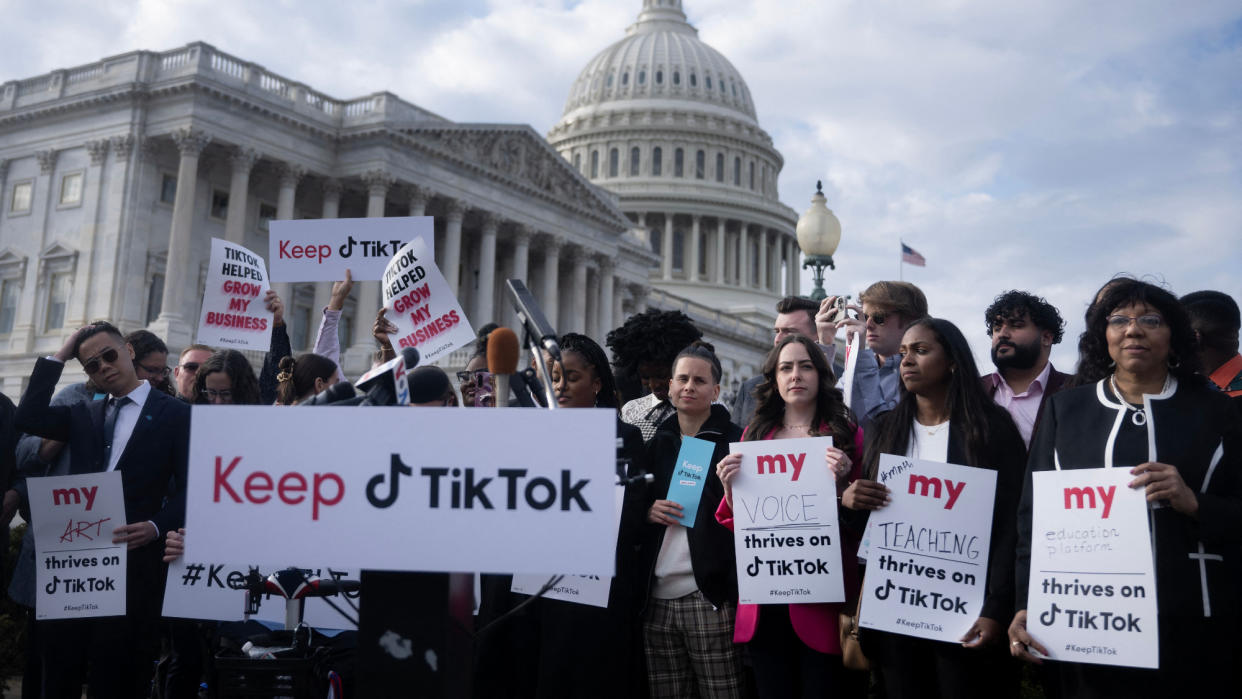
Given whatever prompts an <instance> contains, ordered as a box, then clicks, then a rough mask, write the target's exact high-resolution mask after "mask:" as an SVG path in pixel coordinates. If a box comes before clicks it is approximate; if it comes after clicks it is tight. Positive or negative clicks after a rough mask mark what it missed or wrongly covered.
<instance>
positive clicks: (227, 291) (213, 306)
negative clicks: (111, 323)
mask: <svg viewBox="0 0 1242 699" xmlns="http://www.w3.org/2000/svg"><path fill="white" fill-rule="evenodd" d="M167 283H169V284H174V283H176V282H175V281H173V280H171V279H170V280H168V282H167ZM268 288H269V287H268V283H267V271H266V268H265V267H264V265H263V258H261V257H259V256H258V255H256V254H254V253H252V252H250V251H249V250H247V249H246V248H243V247H242V246H240V245H235V244H233V243H230V242H228V241H225V240H221V239H219V238H212V239H211V262H210V263H208V265H207V286H206V291H205V292H204V293H203V312H202V314H201V315H200V316H199V319H198V334H197V336H196V337H197V340H196V341H197V342H199V343H201V344H204V345H210V346H212V347H228V348H229V349H237V350H243V349H252V350H262V351H264V352H266V351H267V350H269V349H270V348H271V346H272V314H271V313H270V312H268V310H267V307H266V306H265V305H264V303H263V296H264V295H265V294H266V293H267V290H268Z"/></svg>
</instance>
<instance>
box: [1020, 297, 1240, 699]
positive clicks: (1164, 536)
mask: <svg viewBox="0 0 1242 699" xmlns="http://www.w3.org/2000/svg"><path fill="white" fill-rule="evenodd" d="M1080 347H1081V348H1082V357H1081V358H1080V361H1079V366H1078V371H1079V376H1080V377H1081V378H1082V379H1083V381H1084V382H1085V385H1082V386H1080V387H1078V388H1075V389H1073V390H1070V391H1066V392H1062V393H1059V394H1057V395H1055V396H1053V397H1052V398H1051V399H1049V400H1050V402H1049V404H1048V407H1047V409H1046V411H1045V415H1044V420H1043V423H1042V424H1041V427H1040V430H1039V432H1038V433H1037V434H1036V435H1035V439H1034V442H1033V443H1032V445H1031V456H1030V460H1029V464H1028V473H1033V472H1036V471H1050V470H1053V469H1056V470H1064V469H1094V468H1100V467H1103V468H1124V469H1128V470H1129V472H1130V474H1132V475H1133V479H1132V480H1130V481H1129V486H1130V487H1131V488H1134V489H1142V490H1143V491H1144V492H1145V494H1146V499H1147V503H1148V506H1149V508H1150V509H1149V517H1148V519H1149V526H1150V530H1151V548H1152V557H1153V558H1154V561H1155V579H1156V580H1155V582H1156V590H1155V595H1156V602H1157V605H1156V606H1157V610H1158V611H1157V619H1155V620H1152V621H1151V623H1154V624H1155V625H1156V627H1157V629H1158V633H1157V635H1158V638H1159V669H1158V670H1151V669H1140V668H1135V667H1124V668H1123V667H1114V666H1111V665H1103V664H1088V663H1087V662H1082V663H1060V664H1058V670H1059V671H1058V672H1057V673H1056V679H1055V681H1056V682H1057V683H1058V684H1060V689H1061V691H1062V695H1063V696H1067V697H1071V696H1072V697H1095V696H1100V697H1102V696H1166V695H1172V694H1177V695H1181V696H1220V695H1221V694H1220V693H1221V692H1222V691H1224V688H1225V687H1230V686H1234V687H1236V685H1232V680H1233V674H1234V665H1233V664H1232V663H1231V662H1230V657H1231V652H1232V649H1233V645H1232V643H1233V642H1232V641H1231V639H1233V638H1234V637H1235V636H1236V635H1237V633H1236V627H1237V621H1238V616H1239V604H1238V590H1239V589H1242V585H1240V582H1242V581H1240V580H1239V574H1238V570H1239V545H1240V544H1242V434H1239V426H1238V421H1237V417H1236V412H1234V411H1233V410H1232V407H1231V406H1230V405H1229V399H1228V398H1227V397H1226V396H1225V395H1224V394H1222V393H1219V392H1217V391H1214V390H1212V389H1211V388H1210V387H1209V386H1208V385H1207V381H1206V379H1205V378H1204V377H1202V376H1201V375H1198V374H1197V373H1196V371H1197V370H1198V368H1199V367H1198V359H1197V355H1196V352H1195V349H1196V343H1195V336H1194V330H1193V329H1192V326H1191V321H1190V318H1189V317H1188V315H1187V313H1186V311H1185V309H1184V308H1183V307H1182V305H1181V304H1180V303H1179V302H1178V300H1177V298H1176V297H1175V296H1174V295H1173V294H1171V293H1169V292H1168V291H1165V290H1164V289H1161V288H1159V287H1157V286H1154V285H1152V284H1148V283H1146V282H1142V281H1138V280H1134V279H1117V280H1114V281H1113V282H1112V283H1110V284H1109V285H1108V286H1107V287H1106V288H1105V289H1104V290H1103V292H1102V297H1101V298H1100V299H1099V301H1098V302H1097V303H1096V304H1095V305H1094V306H1093V307H1092V309H1091V310H1090V311H1089V312H1088V315H1087V330H1086V332H1085V333H1084V336H1083V340H1082V342H1081V343H1080ZM1105 495H1108V493H1100V497H1099V498H1098V499H1097V498H1090V499H1088V498H1086V497H1085V494H1079V495H1078V500H1077V501H1075V500H1074V499H1073V498H1071V497H1070V494H1069V493H1067V494H1066V501H1067V503H1068V504H1067V507H1070V506H1073V505H1075V504H1077V506H1079V508H1080V509H1081V507H1089V506H1091V505H1096V506H1097V507H1098V506H1101V505H1104V506H1105V507H1106V503H1107V502H1111V500H1105V499H1104V496H1105ZM1112 496H1115V493H1114V494H1113V495H1112ZM1032 512H1033V501H1032V478H1031V477H1030V476H1028V477H1027V481H1026V487H1025V490H1024V491H1023V496H1022V502H1021V507H1020V509H1019V510H1018V531H1019V541H1018V548H1017V583H1018V604H1017V607H1018V609H1019V611H1018V612H1017V614H1016V615H1015V616H1014V619H1013V623H1012V624H1011V625H1010V627H1009V640H1010V649H1011V652H1012V653H1013V654H1014V655H1016V656H1018V657H1020V658H1022V659H1024V660H1027V661H1030V662H1040V658H1039V657H1038V656H1035V655H1033V652H1032V651H1038V652H1039V653H1041V654H1043V655H1045V656H1047V655H1049V654H1050V653H1049V651H1052V652H1051V655H1052V657H1053V658H1056V657H1057V656H1058V655H1059V654H1060V653H1061V651H1062V649H1061V648H1049V647H1046V645H1045V644H1044V643H1043V642H1042V641H1041V639H1040V634H1039V633H1038V632H1037V631H1036V628H1035V627H1036V626H1037V625H1039V624H1040V623H1042V622H1041V621H1040V619H1039V614H1037V610H1031V612H1030V616H1028V610H1027V608H1026V607H1027V598H1028V592H1029V593H1030V594H1034V592H1033V591H1031V590H1028V579H1029V578H1030V573H1031V570H1030V568H1031V553H1032V547H1033V546H1035V545H1042V544H1043V543H1044V542H1045V539H1046V538H1047V537H1051V536H1053V534H1052V533H1048V534H1045V533H1040V532H1033V531H1032V529H1031V527H1032ZM1100 512H1101V516H1102V517H1101V518H1102V520H1103V519H1105V518H1107V517H1108V510H1107V509H1102V508H1101V509H1100ZM1104 524H1106V522H1103V521H1102V524H1101V527H1102V528H1103V525H1104ZM1089 533H1090V532H1089ZM1119 535H1124V533H1120V534H1119ZM1076 543H1082V544H1084V545H1098V544H1097V543H1096V542H1095V541H1094V540H1093V539H1090V538H1088V539H1085V540H1083V541H1081V542H1078V541H1077V540H1076ZM1105 543H1107V542H1105ZM1090 572H1091V571H1085V573H1084V574H1083V575H1080V576H1078V577H1079V578H1083V580H1081V582H1084V583H1087V585H1084V586H1082V587H1076V588H1074V590H1075V591H1079V590H1085V591H1084V592H1081V593H1080V594H1077V595H1076V596H1074V597H1068V598H1067V601H1078V602H1080V604H1079V608H1081V605H1086V604H1089V603H1090V602H1091V599H1092V596H1093V595H1096V594H1101V595H1104V596H1107V595H1108V594H1109V593H1110V591H1111V589H1109V590H1104V589H1101V590H1099V591H1096V590H1094V588H1092V587H1091V586H1090V583H1091V580H1089V579H1087V578H1090V577H1092V576H1091V575H1088V574H1086V573H1090ZM1029 582H1031V583H1034V584H1046V583H1044V582H1041V581H1039V580H1030V581H1029ZM1099 587H1101V588H1103V587H1104V586H1099ZM1132 595H1133V593H1132ZM1071 606H1072V605H1071ZM1096 616H1099V615H1096ZM1134 621H1135V623H1134V625H1132V626H1127V627H1126V628H1124V629H1122V630H1120V631H1117V632H1116V634H1117V636H1118V637H1119V642H1118V643H1117V644H1116V645H1117V646H1118V647H1124V645H1125V637H1126V636H1127V635H1130V636H1133V635H1134V633H1133V632H1134V631H1135V630H1140V631H1141V630H1143V629H1144V628H1148V629H1149V628H1150V625H1147V626H1146V627H1144V626H1143V620H1142V619H1136V620H1134ZM1046 625H1050V624H1046ZM1135 627H1137V629H1136V628H1135ZM1067 650H1068V649H1067ZM1114 659H1115V660H1117V661H1118V662H1116V663H1115V664H1118V665H1119V664H1124V663H1125V659H1123V658H1114ZM1105 662H1107V661H1105Z"/></svg>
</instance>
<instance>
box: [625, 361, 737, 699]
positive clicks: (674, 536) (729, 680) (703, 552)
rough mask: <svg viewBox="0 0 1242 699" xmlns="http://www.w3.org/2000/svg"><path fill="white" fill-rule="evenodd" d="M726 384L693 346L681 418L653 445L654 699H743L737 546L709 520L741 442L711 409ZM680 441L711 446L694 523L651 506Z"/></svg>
mask: <svg viewBox="0 0 1242 699" xmlns="http://www.w3.org/2000/svg"><path fill="white" fill-rule="evenodd" d="M721 374H722V372H721V368H720V360H719V359H717V358H716V353H715V351H714V349H713V348H712V346H711V345H709V344H707V343H706V342H702V341H694V342H692V343H691V344H690V346H688V347H686V348H685V349H683V350H681V352H680V353H679V354H678V355H677V357H676V359H674V361H673V365H672V379H671V380H670V383H669V394H668V397H669V400H670V401H671V402H672V404H673V407H674V408H675V409H676V412H675V413H673V414H672V415H670V416H669V417H667V418H665V419H664V421H663V422H661V423H660V426H659V428H658V429H657V430H656V432H655V435H654V436H652V439H651V442H650V444H649V445H648V449H649V454H650V457H651V466H652V473H653V474H654V475H655V482H654V483H653V484H652V488H651V490H650V493H651V499H652V501H651V504H650V505H649V506H648V507H647V522H648V523H649V524H648V527H647V536H646V537H645V541H644V542H643V549H644V551H643V559H644V569H645V570H647V571H650V573H649V575H650V586H649V588H648V589H649V599H648V600H647V608H646V612H645V614H644V617H643V643H644V647H645V650H646V655H647V676H648V686H649V687H650V689H651V696H652V697H653V699H658V698H659V697H669V698H670V699H671V698H677V697H690V696H696V695H697V696H699V697H701V698H702V699H708V698H715V697H741V696H743V669H742V657H741V653H740V652H739V651H738V648H737V647H736V646H734V645H733V643H732V641H731V636H732V634H733V622H734V617H735V615H736V611H735V607H736V605H737V566H736V563H735V556H734V552H733V539H732V537H731V536H730V535H729V532H728V531H726V530H725V529H724V528H722V527H721V526H720V525H719V524H717V523H716V521H715V518H714V517H713V513H714V512H715V511H716V507H717V506H718V505H719V504H720V501H721V499H722V498H723V497H724V486H723V485H722V484H721V482H720V478H719V477H718V476H717V475H716V473H715V470H714V469H712V468H711V467H710V464H713V463H716V462H717V461H719V460H720V459H722V458H724V456H725V455H726V454H728V453H729V443H730V442H736V441H739V440H740V439H741V437H742V429H741V428H740V427H738V426H737V425H734V424H733V423H732V422H730V421H729V411H728V410H726V409H725V407H724V406H722V405H716V404H714V401H715V400H716V398H717V397H718V396H719V395H720V377H721ZM683 437H694V438H696V439H700V440H704V441H707V442H710V443H712V444H713V445H715V449H714V450H713V453H712V456H711V459H710V460H709V461H708V462H707V463H708V464H709V466H708V467H707V469H706V474H705V475H706V478H704V479H703V481H702V483H701V489H702V493H701V494H700V496H699V504H698V510H697V511H696V514H695V517H694V520H693V521H685V520H683V510H684V508H683V507H682V506H681V505H679V504H677V503H675V502H673V501H671V500H668V499H658V500H657V499H655V498H656V497H659V496H660V495H665V496H666V497H667V493H668V492H669V486H670V485H671V484H672V482H673V478H674V473H675V471H676V470H677V467H678V463H677V460H678V455H679V454H680V453H681V447H682V438H683Z"/></svg>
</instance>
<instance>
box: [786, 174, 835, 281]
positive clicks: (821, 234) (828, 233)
mask: <svg viewBox="0 0 1242 699" xmlns="http://www.w3.org/2000/svg"><path fill="white" fill-rule="evenodd" d="M827 201H828V200H827V199H826V198H825V197H824V184H823V182H819V181H817V182H816V183H815V194H814V195H812V196H811V208H809V209H807V210H806V213H804V214H802V216H801V218H799V219H798V227H797V234H798V247H800V248H802V252H803V253H805V255H806V261H805V262H803V263H802V266H803V267H809V268H811V269H812V274H813V276H814V279H815V288H814V289H813V290H812V291H811V299H812V300H814V301H820V300H823V299H824V297H826V296H827V295H828V294H827V292H826V291H824V268H825V267H829V268H832V269H836V265H835V264H834V263H833V261H832V256H833V254H834V253H836V251H837V245H839V244H840V242H841V222H840V221H838V220H837V217H836V216H835V215H834V214H833V213H832V210H831V209H829V208H828V206H827Z"/></svg>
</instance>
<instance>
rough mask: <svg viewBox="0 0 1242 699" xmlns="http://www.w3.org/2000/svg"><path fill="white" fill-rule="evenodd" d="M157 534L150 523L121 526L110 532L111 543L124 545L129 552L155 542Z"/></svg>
mask: <svg viewBox="0 0 1242 699" xmlns="http://www.w3.org/2000/svg"><path fill="white" fill-rule="evenodd" d="M157 536H159V533H158V532H157V531H156V529H155V525H154V524H152V523H150V522H134V523H133V524H123V525H121V526H119V527H117V528H116V529H113V530H112V543H114V544H125V547H126V548H127V549H129V550H130V551H133V550H134V549H136V548H138V547H140V546H146V545H147V544H149V543H151V542H152V541H155V538H156V537H157Z"/></svg>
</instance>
